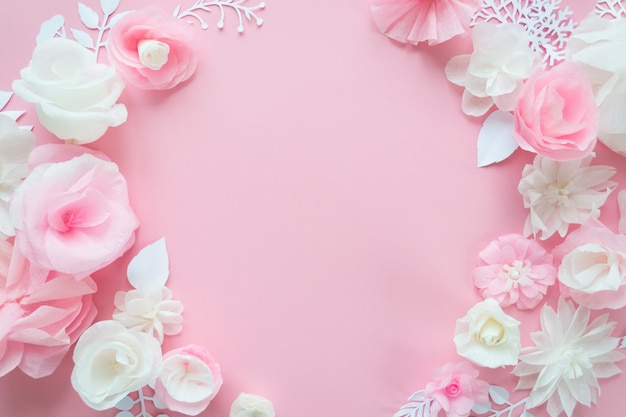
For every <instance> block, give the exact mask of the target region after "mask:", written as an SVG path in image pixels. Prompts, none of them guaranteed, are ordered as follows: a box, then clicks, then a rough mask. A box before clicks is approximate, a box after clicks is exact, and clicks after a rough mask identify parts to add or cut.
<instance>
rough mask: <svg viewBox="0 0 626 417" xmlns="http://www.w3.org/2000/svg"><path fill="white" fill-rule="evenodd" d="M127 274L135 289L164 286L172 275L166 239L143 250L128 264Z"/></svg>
mask: <svg viewBox="0 0 626 417" xmlns="http://www.w3.org/2000/svg"><path fill="white" fill-rule="evenodd" d="M127 274H128V282H130V285H132V286H133V287H135V288H149V287H157V286H158V287H162V286H164V285H165V283H166V282H167V277H168V276H169V274H170V264H169V260H168V258H167V248H166V247H165V238H161V239H159V240H157V241H156V242H154V243H153V244H151V245H148V246H146V247H145V248H143V249H142V250H141V251H140V252H139V253H138V254H137V256H135V257H134V258H133V260H132V261H130V263H129V264H128V270H127Z"/></svg>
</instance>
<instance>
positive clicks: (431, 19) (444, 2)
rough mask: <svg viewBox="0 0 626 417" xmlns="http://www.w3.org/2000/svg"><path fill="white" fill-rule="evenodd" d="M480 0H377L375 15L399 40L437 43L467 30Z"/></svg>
mask: <svg viewBox="0 0 626 417" xmlns="http://www.w3.org/2000/svg"><path fill="white" fill-rule="evenodd" d="M479 6H480V0H373V3H372V16H373V17H374V22H376V26H378V29H380V31H381V32H382V33H384V34H385V35H386V36H388V37H390V38H391V39H394V40H396V41H398V42H402V43H408V44H411V45H417V44H418V43H420V42H425V41H428V44H429V45H435V44H438V43H441V42H444V41H447V40H448V39H450V38H452V37H454V36H456V35H460V34H462V33H465V32H466V31H467V29H468V27H469V23H470V19H471V18H472V15H473V14H474V12H475V11H476V10H477V9H478V7H479Z"/></svg>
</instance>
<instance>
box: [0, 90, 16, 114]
mask: <svg viewBox="0 0 626 417" xmlns="http://www.w3.org/2000/svg"><path fill="white" fill-rule="evenodd" d="M11 97H13V92H11V91H0V110H2V109H4V106H6V105H7V103H8V102H9V100H11Z"/></svg>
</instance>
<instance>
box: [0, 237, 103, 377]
mask: <svg viewBox="0 0 626 417" xmlns="http://www.w3.org/2000/svg"><path fill="white" fill-rule="evenodd" d="M95 292H96V284H95V283H94V282H93V280H92V279H91V278H89V277H87V278H85V279H83V280H81V281H77V280H76V279H75V278H74V277H72V276H70V275H66V274H60V273H57V272H53V271H47V270H44V269H41V268H39V267H37V266H36V265H32V264H30V263H29V262H28V261H27V260H26V259H25V258H24V257H23V255H22V254H21V253H20V252H19V251H17V250H14V249H13V247H12V245H11V244H9V243H8V242H5V241H0V376H3V375H5V374H7V373H8V372H10V371H11V370H13V369H14V368H16V367H19V368H20V369H21V370H22V371H23V372H24V373H26V374H27V375H29V376H31V377H33V378H41V377H44V376H47V375H50V374H51V373H52V372H54V370H55V369H56V368H57V366H58V365H59V363H60V362H61V360H62V359H63V357H64V356H65V354H66V353H67V351H68V350H69V348H70V346H71V345H72V344H73V343H74V342H75V341H76V340H77V339H78V337H79V336H80V335H81V333H82V332H83V331H84V330H85V329H86V328H87V327H89V325H91V323H92V322H93V319H94V318H95V316H96V308H95V306H94V305H93V303H92V298H91V295H92V294H93V293H95Z"/></svg>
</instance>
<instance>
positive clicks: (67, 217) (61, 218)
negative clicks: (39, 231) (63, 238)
mask: <svg viewBox="0 0 626 417" xmlns="http://www.w3.org/2000/svg"><path fill="white" fill-rule="evenodd" d="M109 216H110V211H109V209H108V204H107V202H106V200H104V198H103V197H102V196H101V195H100V194H99V193H97V192H86V193H85V194H79V193H66V194H64V195H62V196H61V197H60V198H59V199H58V200H57V201H56V202H55V203H53V204H51V205H50V208H49V209H48V224H49V225H50V227H51V228H52V229H54V230H57V231H58V232H61V233H64V232H68V231H70V230H72V229H74V228H87V227H96V226H99V225H101V224H102V223H104V222H105V221H106V220H107V219H108V218H109Z"/></svg>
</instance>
